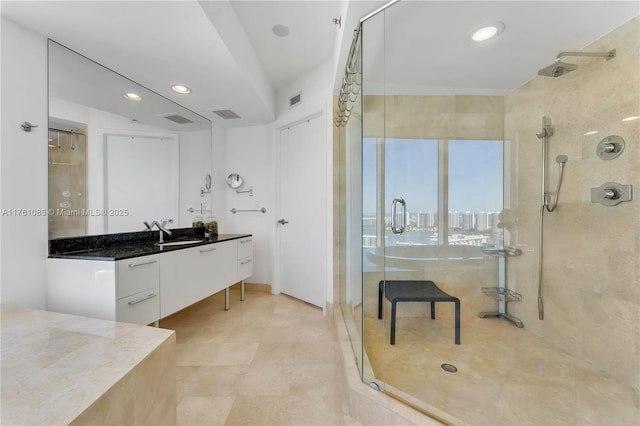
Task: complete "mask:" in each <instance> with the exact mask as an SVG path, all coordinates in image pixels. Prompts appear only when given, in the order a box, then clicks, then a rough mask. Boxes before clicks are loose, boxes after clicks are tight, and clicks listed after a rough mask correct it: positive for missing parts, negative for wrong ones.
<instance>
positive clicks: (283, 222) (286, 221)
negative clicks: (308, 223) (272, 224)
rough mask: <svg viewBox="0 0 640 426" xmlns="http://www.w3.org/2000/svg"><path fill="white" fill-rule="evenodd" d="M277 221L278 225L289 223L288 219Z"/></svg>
mask: <svg viewBox="0 0 640 426" xmlns="http://www.w3.org/2000/svg"><path fill="white" fill-rule="evenodd" d="M278 223H279V224H280V225H286V224H287V223H289V221H288V220H284V219H280V220H279V221H278Z"/></svg>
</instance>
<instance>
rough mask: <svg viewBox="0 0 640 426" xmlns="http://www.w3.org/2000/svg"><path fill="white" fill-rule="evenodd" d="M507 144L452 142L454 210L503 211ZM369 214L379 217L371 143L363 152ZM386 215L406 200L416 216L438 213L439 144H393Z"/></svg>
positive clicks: (369, 141) (365, 204)
mask: <svg viewBox="0 0 640 426" xmlns="http://www.w3.org/2000/svg"><path fill="white" fill-rule="evenodd" d="M502 149H503V143H502V141H481V140H456V141H454V140H451V141H449V210H450V211H454V210H457V211H460V212H464V211H472V212H497V211H501V210H502V194H503V183H502V182H503V181H502V175H503V157H502ZM362 160H363V166H362V180H363V211H364V213H372V212H374V211H375V188H376V187H375V185H376V178H375V176H376V140H375V139H370V138H365V139H364V141H363V152H362ZM385 187H386V199H387V202H386V205H387V206H386V210H387V212H389V211H390V208H391V207H390V204H391V201H390V200H392V199H393V198H394V197H397V196H400V197H402V198H403V199H404V200H405V202H406V204H407V211H408V212H410V213H416V212H426V211H432V212H437V210H438V193H437V191H438V142H437V141H436V140H426V139H387V140H386V144H385Z"/></svg>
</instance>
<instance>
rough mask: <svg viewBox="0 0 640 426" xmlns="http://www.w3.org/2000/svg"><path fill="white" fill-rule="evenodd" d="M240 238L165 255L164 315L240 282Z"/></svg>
mask: <svg viewBox="0 0 640 426" xmlns="http://www.w3.org/2000/svg"><path fill="white" fill-rule="evenodd" d="M236 246H237V242H236V241H225V242H222V243H217V244H210V245H205V246H198V247H192V248H187V249H183V250H177V251H173V252H170V253H166V254H163V255H162V261H161V262H160V277H161V278H160V293H161V294H162V297H161V299H160V315H161V316H162V317H163V318H164V317H166V316H168V315H171V314H173V313H174V312H177V311H179V310H180V309H183V308H185V307H187V306H189V305H191V304H193V303H196V302H197V301H199V300H202V299H204V298H205V297H208V296H211V295H212V294H214V293H217V292H219V291H220V290H223V289H225V288H226V287H229V286H230V285H232V284H234V283H236V282H237V281H238V280H237V269H236V266H235V265H236V262H237V258H236V253H237V248H236Z"/></svg>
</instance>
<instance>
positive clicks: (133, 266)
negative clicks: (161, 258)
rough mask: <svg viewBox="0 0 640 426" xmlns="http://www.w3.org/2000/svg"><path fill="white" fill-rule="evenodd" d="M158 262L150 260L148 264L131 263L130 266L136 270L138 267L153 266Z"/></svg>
mask: <svg viewBox="0 0 640 426" xmlns="http://www.w3.org/2000/svg"><path fill="white" fill-rule="evenodd" d="M156 262H158V261H157V260H150V261H148V262H142V263H130V264H129V268H135V267H136V266H142V265H151V264H152V263H156Z"/></svg>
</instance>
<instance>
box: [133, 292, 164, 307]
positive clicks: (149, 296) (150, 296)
mask: <svg viewBox="0 0 640 426" xmlns="http://www.w3.org/2000/svg"><path fill="white" fill-rule="evenodd" d="M156 296H157V295H156V294H155V293H151V294H149V295H147V296H146V297H143V298H142V299H138V300H131V301H129V302H127V304H129V305H130V306H133V305H137V304H138V303H140V302H144V301H145V300H149V299H153V298H154V297H156Z"/></svg>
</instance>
